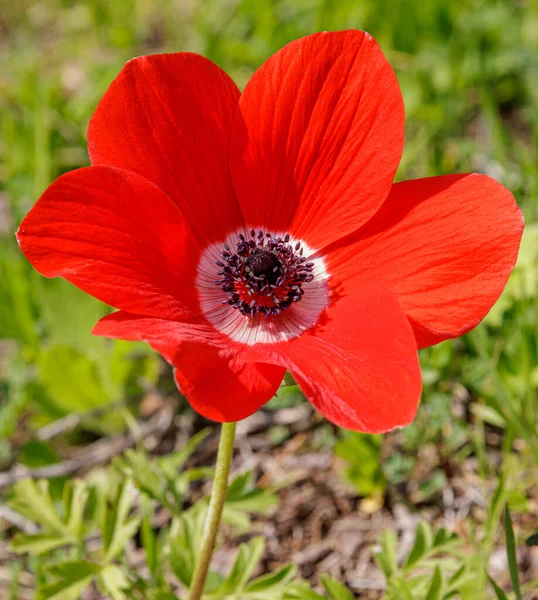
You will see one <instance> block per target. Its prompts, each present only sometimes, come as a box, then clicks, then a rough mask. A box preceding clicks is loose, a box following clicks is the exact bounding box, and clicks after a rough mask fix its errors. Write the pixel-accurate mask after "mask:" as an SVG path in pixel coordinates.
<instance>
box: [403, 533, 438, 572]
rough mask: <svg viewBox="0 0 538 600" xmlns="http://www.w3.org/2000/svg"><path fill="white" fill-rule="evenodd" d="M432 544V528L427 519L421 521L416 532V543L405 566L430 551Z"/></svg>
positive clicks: (409, 565) (415, 561) (412, 563)
mask: <svg viewBox="0 0 538 600" xmlns="http://www.w3.org/2000/svg"><path fill="white" fill-rule="evenodd" d="M431 544H432V530H431V527H430V526H429V525H428V524H427V523H426V521H420V523H419V524H418V525H417V529H416V533H415V543H414V544H413V547H412V548H411V551H410V552H409V556H408V557H407V560H406V561H405V568H406V569H407V568H409V567H411V566H412V565H414V564H415V563H417V562H418V561H419V560H420V559H421V558H422V557H423V556H424V555H425V554H426V552H427V551H428V549H429V548H430V546H431Z"/></svg>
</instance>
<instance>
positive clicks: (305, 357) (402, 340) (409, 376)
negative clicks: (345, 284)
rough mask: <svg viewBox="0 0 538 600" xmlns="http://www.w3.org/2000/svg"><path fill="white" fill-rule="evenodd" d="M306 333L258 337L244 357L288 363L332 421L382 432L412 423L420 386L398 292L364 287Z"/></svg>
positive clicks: (330, 311)
mask: <svg viewBox="0 0 538 600" xmlns="http://www.w3.org/2000/svg"><path fill="white" fill-rule="evenodd" d="M325 317H326V318H325V320H324V321H322V322H321V324H320V325H318V326H317V327H316V328H315V329H314V330H313V332H312V333H306V334H304V335H302V336H301V337H298V338H296V339H295V340H292V341H291V342H286V343H281V344H275V345H267V346H264V345H259V344H258V345H256V346H253V347H251V348H249V350H248V351H247V352H246V354H245V358H246V359H247V360H255V361H258V362H262V361H264V362H269V363H273V364H278V365H282V366H284V367H286V368H287V369H289V370H290V371H291V372H292V373H293V375H294V377H295V379H296V381H297V383H298V384H299V385H300V387H301V389H302V390H303V392H304V393H305V395H306V397H307V398H308V399H309V400H310V401H311V402H312V404H313V405H314V406H315V407H316V408H317V409H318V410H319V411H320V412H321V413H322V414H323V415H324V416H325V417H326V418H327V419H329V421H332V422H333V423H335V424H336V425H340V426H341V427H345V428H346V429H352V430H355V431H365V432H369V433H382V432H385V431H389V430H391V429H394V428H396V427H403V426H405V425H408V424H409V423H411V421H412V420H413V418H414V417H415V414H416V410H417V406H418V401H419V398H420V391H421V377H420V366H419V363H418V358H417V347H416V342H415V339H414V336H413V331H412V329H411V326H410V325H409V322H408V320H407V319H406V317H405V315H404V314H403V312H402V310H401V308H400V305H399V303H398V300H397V298H396V296H394V295H393V294H392V293H390V292H389V291H387V290H383V289H379V288H377V289H370V290H363V291H361V292H359V293H356V294H353V295H351V296H347V297H345V298H342V299H341V300H340V301H338V302H337V303H336V304H334V305H333V306H331V307H329V308H328V309H327V310H326V314H325Z"/></svg>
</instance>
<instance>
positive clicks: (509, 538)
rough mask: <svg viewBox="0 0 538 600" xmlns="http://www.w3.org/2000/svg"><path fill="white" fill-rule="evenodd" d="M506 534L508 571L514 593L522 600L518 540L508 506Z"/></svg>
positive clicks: (505, 510) (505, 520) (505, 518)
mask: <svg viewBox="0 0 538 600" xmlns="http://www.w3.org/2000/svg"><path fill="white" fill-rule="evenodd" d="M504 533H505V536H506V553H507V555H508V569H509V570H510V579H511V580H512V586H513V587H514V593H515V595H516V599H517V600H521V587H520V585H519V570H518V566H517V555H516V538H515V536H514V528H513V526H512V517H511V516H510V509H509V508H508V504H507V505H506V506H505V509H504Z"/></svg>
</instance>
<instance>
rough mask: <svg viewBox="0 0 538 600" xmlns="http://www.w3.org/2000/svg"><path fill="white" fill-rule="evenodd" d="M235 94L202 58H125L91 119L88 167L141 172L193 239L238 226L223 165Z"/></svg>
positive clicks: (219, 235)
mask: <svg viewBox="0 0 538 600" xmlns="http://www.w3.org/2000/svg"><path fill="white" fill-rule="evenodd" d="M238 98H239V90H238V88H237V86H236V85H235V83H234V82H233V81H232V80H231V79H230V78H229V77H228V75H226V73H224V71H222V70H221V69H220V68H219V67H217V66H216V65H214V64H213V63H212V62H211V61H209V60H207V59H206V58H204V57H203V56H198V55H197V54H191V53H187V52H182V53H178V54H161V55H153V56H141V57H140V58H135V59H133V60H130V61H129V62H128V63H127V64H126V65H125V67H124V68H123V70H122V71H121V73H120V74H119V75H118V76H117V77H116V79H115V80H114V81H113V82H112V84H111V85H110V87H109V88H108V90H107V92H106V93H105V95H104V96H103V98H102V100H101V102H100V103H99V105H98V107H97V109H96V111H95V113H94V115H93V117H92V119H91V122H90V126H89V129H88V147H89V151H90V158H91V161H92V164H94V165H108V166H113V167H121V168H122V169H128V170H130V171H134V172H135V173H139V174H140V175H143V176H144V177H146V179H149V180H151V181H153V183H156V184H157V185H158V186H159V187H161V188H162V189H163V190H164V191H165V192H166V193H167V194H168V195H169V196H170V198H172V200H174V202H176V204H177V205H178V206H179V207H180V208H181V211H182V212H183V214H184V215H185V218H186V219H187V221H188V222H189V224H190V225H191V227H192V229H193V231H194V232H195V233H196V235H197V236H199V237H200V238H202V239H203V240H205V241H216V240H221V239H223V238H224V237H225V234H226V233H229V232H230V231H233V230H236V229H237V228H238V227H239V226H240V225H241V224H242V217H241V212H240V208H239V205H238V202H237V199H236V198H235V195H234V192H233V189H232V185H231V182H230V177H229V173H228V162H227V161H228V158H227V155H228V154H227V153H228V141H229V134H230V130H231V124H232V120H233V115H234V113H235V110H236V108H237V102H238Z"/></svg>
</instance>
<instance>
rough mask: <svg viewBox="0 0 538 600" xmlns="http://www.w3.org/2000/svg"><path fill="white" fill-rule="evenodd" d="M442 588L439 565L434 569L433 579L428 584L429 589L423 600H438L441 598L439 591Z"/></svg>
mask: <svg viewBox="0 0 538 600" xmlns="http://www.w3.org/2000/svg"><path fill="white" fill-rule="evenodd" d="M442 586H443V575H442V573H441V568H440V567H439V565H437V566H436V567H435V571H434V572H433V577H432V580H431V583H430V589H429V590H428V593H427V595H426V598H425V599H424V600H439V599H440V598H441V589H442Z"/></svg>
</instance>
